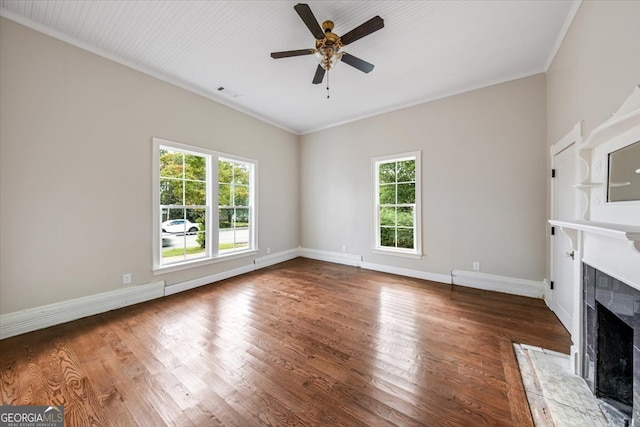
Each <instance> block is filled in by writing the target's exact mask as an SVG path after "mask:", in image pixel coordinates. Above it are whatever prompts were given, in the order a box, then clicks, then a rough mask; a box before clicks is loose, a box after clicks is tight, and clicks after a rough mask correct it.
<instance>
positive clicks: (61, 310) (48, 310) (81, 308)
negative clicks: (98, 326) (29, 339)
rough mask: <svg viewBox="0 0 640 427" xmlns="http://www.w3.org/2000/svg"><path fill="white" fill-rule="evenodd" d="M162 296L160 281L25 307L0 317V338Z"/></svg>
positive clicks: (162, 285)
mask: <svg viewBox="0 0 640 427" xmlns="http://www.w3.org/2000/svg"><path fill="white" fill-rule="evenodd" d="M162 296H164V281H158V282H152V283H147V284H145V285H139V286H132V287H129V288H122V289H117V290H115V291H109V292H103V293H100V294H96V295H90V296H87V297H82V298H75V299H72V300H68V301H62V302H57V303H53V304H48V305H43V306H40V307H34V308H28V309H26V310H21V311H17V312H14V313H7V314H3V315H1V316H0V339H4V338H8V337H12V336H15V335H20V334H24V333H26V332H31V331H36V330H38V329H43V328H47V327H49V326H54V325H59V324H61V323H65V322H69V321H71V320H76V319H81V318H83V317H87V316H93V315H94V314H100V313H104V312H106V311H110V310H115V309H117V308H122V307H126V306H129V305H133V304H137V303H140V302H144V301H149V300H152V299H154V298H160V297H162Z"/></svg>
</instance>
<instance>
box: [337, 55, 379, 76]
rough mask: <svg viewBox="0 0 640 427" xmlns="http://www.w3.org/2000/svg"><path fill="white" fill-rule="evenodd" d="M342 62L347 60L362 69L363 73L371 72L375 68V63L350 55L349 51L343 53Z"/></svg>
mask: <svg viewBox="0 0 640 427" xmlns="http://www.w3.org/2000/svg"><path fill="white" fill-rule="evenodd" d="M342 62H345V63H347V64H349V65H351V66H352V67H354V68H357V69H358V70H360V71H362V72H363V73H369V72H371V70H373V64H371V63H369V62H367V61H363V60H362V59H360V58H358V57H355V56H353V55H349V54H348V53H347V52H344V53H343V54H342Z"/></svg>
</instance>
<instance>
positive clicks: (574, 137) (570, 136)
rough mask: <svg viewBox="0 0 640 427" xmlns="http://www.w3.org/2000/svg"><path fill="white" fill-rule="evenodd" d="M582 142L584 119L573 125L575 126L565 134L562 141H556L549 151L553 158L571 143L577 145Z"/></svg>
mask: <svg viewBox="0 0 640 427" xmlns="http://www.w3.org/2000/svg"><path fill="white" fill-rule="evenodd" d="M581 142H582V121H580V122H578V123H576V124H575V125H573V128H571V130H570V131H569V132H568V133H567V134H566V135H565V136H563V137H562V138H561V139H560V141H558V142H556V143H555V144H553V145H552V146H551V148H550V149H549V153H550V154H551V158H553V157H555V155H556V154H558V153H560V152H562V151H564V150H565V149H566V148H568V147H569V146H570V145H572V144H575V145H576V146H578V145H580V143H581Z"/></svg>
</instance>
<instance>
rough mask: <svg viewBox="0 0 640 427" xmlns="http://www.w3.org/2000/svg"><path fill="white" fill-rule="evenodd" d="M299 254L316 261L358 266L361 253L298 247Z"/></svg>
mask: <svg viewBox="0 0 640 427" xmlns="http://www.w3.org/2000/svg"><path fill="white" fill-rule="evenodd" d="M299 250H300V253H299V256H301V257H304V258H310V259H315V260H318V261H327V262H333V263H336V264H344V265H351V266H353V267H360V265H361V263H362V256H361V255H353V254H346V253H343V252H333V251H323V250H320V249H308V248H300V249H299Z"/></svg>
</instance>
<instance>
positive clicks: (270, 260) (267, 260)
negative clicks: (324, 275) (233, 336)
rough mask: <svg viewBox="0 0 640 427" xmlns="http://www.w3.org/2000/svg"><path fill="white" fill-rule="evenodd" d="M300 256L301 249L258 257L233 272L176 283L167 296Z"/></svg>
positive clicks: (166, 292)
mask: <svg viewBox="0 0 640 427" xmlns="http://www.w3.org/2000/svg"><path fill="white" fill-rule="evenodd" d="M298 256H300V252H299V249H298V248H295V249H289V250H286V251H282V252H278V253H273V254H269V255H265V256H263V257H258V258H255V259H254V261H253V264H249V265H246V266H244V267H239V268H234V269H233V270H227V271H223V272H220V273H216V274H212V275H210V276H205V277H199V278H197V279H193V280H187V281H186V282H181V283H176V284H175V285H169V286H167V287H166V288H165V295H173V294H177V293H178V292H183V291H188V290H189V289H193V288H197V287H200V286H204V285H208V284H209V283H214V282H219V281H221V280H224V279H229V278H231V277H235V276H239V275H241V274H246V273H250V272H252V271H254V270H259V269H261V268H265V267H268V266H270V265H274V264H279V263H281V262H285V261H289V260H291V259H294V258H297V257H298Z"/></svg>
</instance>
